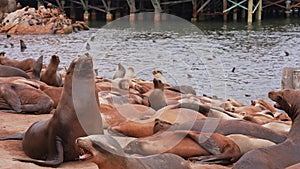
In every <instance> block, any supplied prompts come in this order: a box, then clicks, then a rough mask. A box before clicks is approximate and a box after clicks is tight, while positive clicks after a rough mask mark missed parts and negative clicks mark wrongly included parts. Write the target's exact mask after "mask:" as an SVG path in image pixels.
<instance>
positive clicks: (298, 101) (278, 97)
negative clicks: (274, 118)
mask: <svg viewBox="0 0 300 169" xmlns="http://www.w3.org/2000/svg"><path fill="white" fill-rule="evenodd" d="M268 96H269V98H270V99H271V100H273V101H275V102H276V103H275V105H274V106H275V108H278V109H281V110H284V111H285V112H286V113H287V114H288V115H289V117H290V118H291V119H292V127H291V130H290V132H289V134H288V137H287V139H286V140H285V141H284V142H282V143H280V144H278V145H275V146H271V147H266V148H259V149H255V150H252V151H250V152H248V153H246V154H245V155H244V156H242V157H241V158H240V160H239V161H238V162H237V163H236V164H235V165H234V166H233V168H234V169H239V168H243V169H247V168H253V167H255V168H286V167H289V166H291V165H294V164H297V163H300V158H299V156H300V144H299V141H300V137H299V133H300V124H299V123H300V116H299V114H300V91H299V90H294V89H283V90H279V91H271V92H269V93H268Z"/></svg>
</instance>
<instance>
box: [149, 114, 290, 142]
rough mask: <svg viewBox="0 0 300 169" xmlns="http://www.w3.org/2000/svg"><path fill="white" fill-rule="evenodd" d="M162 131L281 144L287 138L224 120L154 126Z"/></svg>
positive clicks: (251, 126) (201, 120)
mask: <svg viewBox="0 0 300 169" xmlns="http://www.w3.org/2000/svg"><path fill="white" fill-rule="evenodd" d="M162 129H164V130H192V131H201V132H214V133H220V134H223V135H229V134H243V135H247V136H252V137H256V138H260V139H265V140H269V141H272V142H274V143H281V142H283V141H284V140H285V139H286V138H287V136H286V135H285V134H282V133H277V132H274V131H272V130H270V129H268V128H265V127H262V126H261V125H259V124H255V123H251V122H248V121H245V120H223V119H218V118H206V119H197V120H194V121H192V122H189V121H188V122H185V123H183V124H173V125H171V126H170V125H167V124H165V125H164V126H159V128H157V127H155V126H154V133H155V132H158V131H159V130H162Z"/></svg>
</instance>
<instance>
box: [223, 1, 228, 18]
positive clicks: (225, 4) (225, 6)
mask: <svg viewBox="0 0 300 169" xmlns="http://www.w3.org/2000/svg"><path fill="white" fill-rule="evenodd" d="M226 9H227V0H223V11H225V10H226ZM223 20H224V21H227V12H224V13H223Z"/></svg>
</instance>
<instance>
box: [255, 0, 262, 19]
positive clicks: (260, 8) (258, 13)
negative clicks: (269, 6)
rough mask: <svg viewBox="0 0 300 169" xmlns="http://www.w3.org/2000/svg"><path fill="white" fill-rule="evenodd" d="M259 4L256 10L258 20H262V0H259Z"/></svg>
mask: <svg viewBox="0 0 300 169" xmlns="http://www.w3.org/2000/svg"><path fill="white" fill-rule="evenodd" d="M258 3H259V5H258V9H257V12H256V19H257V21H261V15H262V0H259V1H258Z"/></svg>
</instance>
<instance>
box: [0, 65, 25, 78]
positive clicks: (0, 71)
mask: <svg viewBox="0 0 300 169" xmlns="http://www.w3.org/2000/svg"><path fill="white" fill-rule="evenodd" d="M12 76H20V77H25V78H26V79H30V77H29V76H28V75H27V74H26V72H24V71H23V70H21V69H19V68H15V67H12V66H5V65H1V64H0V77H12Z"/></svg>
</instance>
